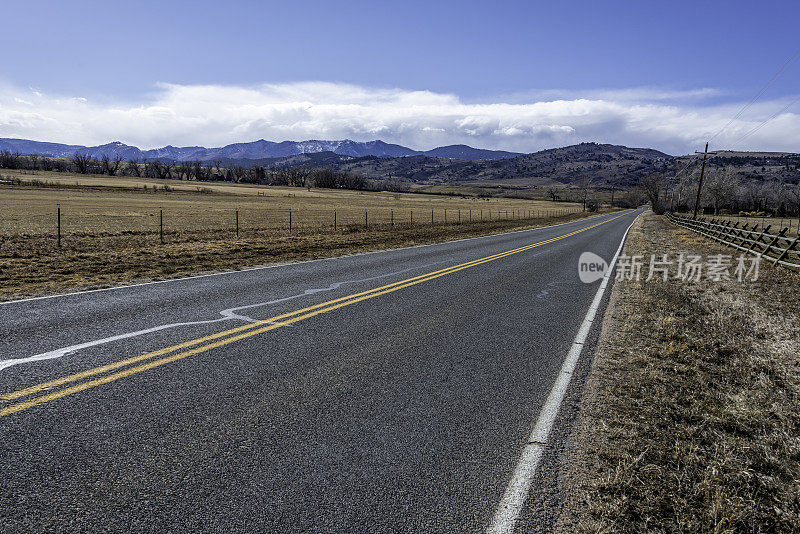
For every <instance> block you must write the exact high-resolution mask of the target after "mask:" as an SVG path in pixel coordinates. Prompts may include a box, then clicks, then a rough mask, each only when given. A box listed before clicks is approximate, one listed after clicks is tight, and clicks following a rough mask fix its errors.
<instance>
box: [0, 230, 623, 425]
mask: <svg viewBox="0 0 800 534" xmlns="http://www.w3.org/2000/svg"><path fill="white" fill-rule="evenodd" d="M624 215H625V214H622V215H618V216H616V217H613V218H611V219H607V220H605V221H602V222H599V223H597V224H594V225H591V226H587V227H585V228H581V229H580V230H576V231H574V232H570V233H567V234H563V235H560V236H558V237H554V238H551V239H547V240H544V241H539V242H537V243H533V244H530V245H526V246H524V247H519V248H515V249H513V250H508V251H506V252H500V253H498V254H493V255H491V256H487V257H485V258H480V259H477V260H473V261H468V262H466V263H461V264H458V265H453V266H452V267H447V268H445V269H440V270H438V271H433V272H430V273H427V274H423V275H420V276H415V277H413V278H408V279H405V280H401V281H399V282H394V283H391V284H387V285H385V286H381V287H376V288H374V289H370V290H367V291H362V292H360V293H355V294H352V295H347V296H345V297H341V298H338V299H333V300H329V301H326V302H322V303H320V304H315V305H313V306H308V307H306V308H302V309H299V310H295V311H293V312H288V313H284V314H281V315H276V316H274V317H270V318H269V319H265V320H263V321H257V322H254V323H250V324H247V325H244V326H240V327H237V328H231V329H229V330H225V331H223V332H218V333H216V334H212V335H210V336H205V337H201V338H197V339H193V340H191V341H186V342H184V343H179V344H177V345H173V346H171V347H166V348H164V349H160V350H156V351H153V352H148V353H146V354H142V355H140V356H134V357H132V358H126V359H124V360H120V361H117V362H114V363H110V364H107V365H102V366H100V367H95V368H94V369H89V370H87V371H82V372H80V373H75V374H72V375H69V376H65V377H62V378H58V379H56V380H50V381H48V382H43V383H41V384H37V385H34V386H30V387H27V388H24V389H20V390H17V391H13V392H11V393H5V394H3V395H0V402H13V401H17V400H19V399H22V398H23V397H29V396H31V395H36V394H41V393H43V392H45V391H49V390H52V389H55V388H58V387H60V386H64V385H67V384H71V383H74V382H79V383H78V384H75V385H72V386H69V387H66V388H64V389H59V390H57V391H54V392H51V393H45V394H42V395H39V396H36V397H33V398H30V399H28V400H24V401H21V402H16V403H13V404H9V405H7V406H4V407H2V408H0V417H4V416H6V415H10V414H12V413H16V412H19V411H22V410H26V409H28V408H32V407H34V406H37V405H39V404H44V403H46V402H50V401H53V400H56V399H60V398H62V397H66V396H67V395H73V394H75V393H79V392H81V391H84V390H87V389H90V388H94V387H97V386H101V385H103V384H108V383H110V382H114V381H115V380H119V379H120V378H125V377H128V376H132V375H135V374H138V373H141V372H143V371H147V370H149V369H153V368H154V367H159V366H161V365H165V364H168V363H172V362H175V361H177V360H181V359H183V358H187V357H189V356H193V355H195V354H199V353H201V352H205V351H208V350H211V349H215V348H217V347H222V346H224V345H228V344H230V343H234V342H236V341H240V340H242V339H246V338H248V337H252V336H257V335H259V334H263V333H265V332H269V331H271V330H275V329H277V328H280V327H282V326H286V325H289V324H292V323H297V322H299V321H303V320H305V319H309V318H311V317H314V316H316V315H320V314H323V313H328V312H330V311H333V310H337V309H339V308H343V307H345V306H350V305H352V304H356V303H358V302H361V301H364V300H368V299H372V298H375V297H379V296H381V295H386V294H387V293H392V292H394V291H399V290H401V289H404V288H406V287H410V286H413V285H416V284H421V283H423V282H427V281H429V280H434V279H436V278H439V277H441V276H445V275H448V274H452V273H455V272H458V271H461V270H464V269H468V268H470V267H475V266H477V265H482V264H484V263H489V262H492V261H496V260H499V259H501V258H505V257H508V256H511V255H513V254H519V253H520V252H525V251H527V250H530V249H532V248H536V247H540V246H542V245H546V244H548V243H553V242H555V241H560V240H562V239H566V238H568V237H571V236H573V235H575V234H579V233H581V232H585V231H587V230H591V229H592V228H596V227H598V226H600V225H602V224H606V223H608V222H611V221H613V220H616V219H619V218H620V217H623V216H624ZM192 347H194V348H192ZM184 349H189V350H184ZM134 364H138V365H134ZM123 367H125V369H123V370H121V371H117V370H118V369H121V368H123ZM111 371H117V372H114V373H111ZM106 373H111V374H106ZM98 375H104V376H100V377H98V378H92V377H97V376H98ZM84 379H90V380H86V381H85V382H80V381H81V380H84Z"/></svg>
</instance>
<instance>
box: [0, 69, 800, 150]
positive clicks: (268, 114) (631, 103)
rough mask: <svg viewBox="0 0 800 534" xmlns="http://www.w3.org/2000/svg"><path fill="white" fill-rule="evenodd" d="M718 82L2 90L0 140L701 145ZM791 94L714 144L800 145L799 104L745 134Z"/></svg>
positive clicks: (722, 120)
mask: <svg viewBox="0 0 800 534" xmlns="http://www.w3.org/2000/svg"><path fill="white" fill-rule="evenodd" d="M718 94H719V92H718V91H716V90H714V89H696V90H690V91H673V90H667V89H659V88H631V89H620V90H587V91H584V92H581V93H576V92H559V91H539V92H535V93H534V92H532V93H530V94H517V95H511V96H509V97H503V98H500V97H498V98H496V99H490V100H486V99H484V100H482V101H480V102H470V101H467V100H465V99H463V98H460V97H459V96H458V95H454V94H443V93H435V92H431V91H412V90H404V89H380V88H370V87H362V86H356V85H349V84H342V83H329V82H302V83H284V84H262V85H258V86H233V85H177V84H158V85H157V86H156V87H155V90H154V91H153V93H151V94H149V95H145V96H143V97H142V98H141V99H139V101H133V102H132V101H126V102H122V101H113V100H105V99H102V100H98V99H94V98H85V97H83V96H64V95H53V94H48V93H43V92H41V91H37V90H34V89H20V88H16V87H12V86H0V137H18V138H25V139H33V140H40V141H53V142H63V143H74V144H86V145H94V144H102V143H107V142H109V141H115V140H119V141H123V142H125V143H129V144H133V145H137V146H140V147H144V148H153V147H159V146H164V145H168V144H171V145H184V146H193V145H204V146H223V145H227V144H229V143H234V142H246V141H252V140H254V139H268V140H274V141H282V140H303V139H353V140H356V141H366V140H373V139H381V140H383V141H386V142H389V143H398V144H402V145H405V146H409V147H413V148H415V149H422V150H425V149H430V148H433V147H436V146H442V145H449V144H468V145H471V146H476V147H481V148H490V149H500V150H510V151H516V152H533V151H536V150H541V149H544V148H553V147H558V146H565V145H571V144H575V143H579V142H583V141H597V142H601V143H613V144H622V145H627V146H646V147H652V148H656V149H659V150H662V151H664V152H668V153H672V154H683V153H688V152H693V151H694V150H697V149H701V148H702V145H703V144H704V143H705V141H706V140H707V139H708V138H710V137H712V136H713V135H714V134H716V133H717V131H718V130H720V129H721V128H723V127H724V126H725V125H727V124H728V123H729V121H730V118H731V117H732V116H734V115H735V114H736V113H737V111H738V110H739V109H740V108H741V105H742V102H727V103H721V104H720V103H709V101H710V100H715V99H713V98H711V97H714V96H716V95H718ZM792 98H793V97H788V98H785V99H782V100H771V101H763V102H759V103H757V104H755V105H753V106H752V107H751V108H749V110H748V112H747V113H746V115H745V116H743V117H741V118H740V119H737V120H736V121H734V122H733V123H731V124H730V125H729V126H727V128H726V129H725V130H724V131H723V132H722V133H721V134H719V135H718V136H717V137H716V138H715V139H714V143H713V144H712V145H713V146H712V147H711V148H712V149H713V148H718V149H721V148H733V149H738V150H774V151H797V150H798V145H797V139H798V138H800V115H798V110H797V109H795V107H800V104H798V105H797V106H793V107H791V108H789V109H788V110H787V111H786V112H784V113H782V114H780V115H778V116H777V117H775V118H774V119H773V120H771V121H770V122H768V123H767V124H766V125H764V126H763V127H761V128H760V129H758V130H756V131H755V132H754V133H752V134H751V135H750V136H748V137H746V138H745V139H744V140H742V141H741V142H738V143H736V142H737V141H738V140H739V138H741V137H742V136H743V135H745V134H746V133H747V132H750V131H751V130H753V129H754V128H755V127H757V126H758V125H759V124H760V123H761V122H762V121H763V120H765V119H767V118H769V117H770V116H772V115H773V114H774V113H775V112H776V111H778V110H781V109H783V108H784V107H785V106H786V105H787V104H788V103H789V102H791V100H792Z"/></svg>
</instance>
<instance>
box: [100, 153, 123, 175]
mask: <svg viewBox="0 0 800 534" xmlns="http://www.w3.org/2000/svg"><path fill="white" fill-rule="evenodd" d="M120 162H122V158H121V157H119V156H114V159H110V158H109V157H108V155H106V154H103V158H102V159H101V160H100V165H101V167H102V169H103V174H107V175H109V176H116V175H117V171H118V170H119V165H120Z"/></svg>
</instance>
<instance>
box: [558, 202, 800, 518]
mask: <svg viewBox="0 0 800 534" xmlns="http://www.w3.org/2000/svg"><path fill="white" fill-rule="evenodd" d="M624 252H625V253H626V254H627V255H629V256H633V255H636V254H642V255H645V257H646V258H649V257H650V254H651V253H655V254H658V255H661V254H664V253H667V254H669V255H670V257H673V258H674V257H676V256H677V254H679V253H681V252H683V253H684V254H700V255H703V256H704V257H706V258H707V257H709V256H712V255H718V254H723V255H731V254H732V252H731V249H726V248H724V247H721V246H718V245H715V244H713V243H711V242H709V241H707V240H704V239H702V238H700V237H699V236H696V235H694V234H691V233H689V232H688V231H685V230H682V229H678V228H676V227H674V226H672V225H669V223H667V222H666V221H664V220H663V219H662V218H659V217H656V216H654V215H652V214H646V215H645V216H643V217H641V218H640V219H639V221H637V223H636V224H635V225H634V227H633V228H632V230H631V234H630V236H629V238H628V242H627V243H626V246H625V250H624ZM734 257H735V255H734ZM646 270H647V269H646V266H645V269H643V271H646ZM646 274H647V273H646V272H644V276H643V277H642V279H641V280H640V281H638V282H637V281H635V280H621V281H617V282H616V283H615V284H614V287H613V290H612V296H611V302H610V304H609V308H608V311H607V313H606V315H605V319H604V323H603V329H602V333H601V338H600V342H599V344H598V349H597V351H596V354H595V357H594V361H593V364H592V369H591V372H590V374H589V378H588V381H587V385H586V388H585V390H584V394H583V398H582V400H581V402H580V407H579V415H578V418H577V423H576V425H575V426H574V430H573V433H572V436H571V440H570V442H571V443H572V447H571V448H570V449H568V450H567V451H566V452H565V456H564V457H563V468H562V470H561V471H562V472H563V499H564V500H563V505H562V507H561V513H560V516H559V519H558V521H557V522H556V528H555V530H556V531H557V532H576V531H578V532H590V531H591V532H605V531H625V532H634V531H636V532H639V531H653V530H655V531H673V530H680V531H745V530H746V531H752V530H754V529H755V530H756V531H797V530H800V497H799V495H800V487H798V482H797V480H800V467H799V466H800V463H798V461H797V460H798V458H799V457H800V432H799V431H798V429H800V414H798V412H797V409H796V407H797V406H798V404H800V365H798V364H800V359H799V358H798V354H800V335H798V331H797V326H796V325H797V324H798V319H800V295H798V292H797V287H798V282H800V276H798V275H797V274H795V273H791V272H788V271H786V270H784V269H776V268H772V267H770V266H766V265H763V264H762V268H761V272H760V275H759V278H758V280H757V281H754V282H753V281H751V282H745V283H741V282H739V281H738V280H731V281H720V282H715V281H710V280H706V279H701V280H700V281H684V280H678V279H672V278H670V279H669V280H667V281H666V282H664V281H662V280H660V279H653V280H650V281H645V280H644V278H645V277H646Z"/></svg>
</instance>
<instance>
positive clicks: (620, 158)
mask: <svg viewBox="0 0 800 534" xmlns="http://www.w3.org/2000/svg"><path fill="white" fill-rule="evenodd" d="M674 159H675V158H674V157H673V156H670V155H669V154H665V153H663V152H659V151H658V150H653V149H650V148H629V147H625V146H618V145H608V144H597V143H581V144H579V145H572V146H567V147H563V148H554V149H549V150H542V151H540V152H534V153H532V154H523V155H520V156H517V157H513V158H507V159H499V160H488V161H481V160H469V159H445V158H433V157H427V156H410V157H405V158H393V159H381V158H372V157H369V158H348V159H342V160H340V161H339V162H338V163H333V162H328V163H327V165H328V166H332V167H333V168H335V169H337V170H343V171H351V172H359V173H361V174H364V175H366V176H368V177H370V178H382V179H386V178H392V179H397V180H403V181H411V182H420V183H427V184H455V183H460V184H475V185H477V184H484V185H486V184H507V185H517V186H548V185H576V184H580V185H590V186H593V187H607V186H615V187H621V188H628V187H632V186H634V185H636V184H637V183H638V181H639V178H641V177H642V176H644V175H646V174H650V173H653V172H661V171H669V170H670V169H672V168H673V167H674V164H673V161H674ZM279 165H280V163H279Z"/></svg>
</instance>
